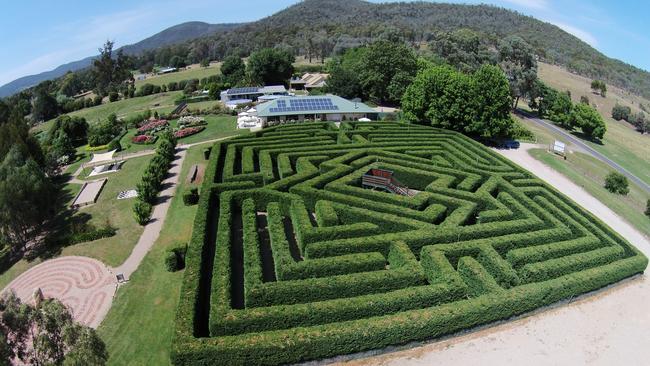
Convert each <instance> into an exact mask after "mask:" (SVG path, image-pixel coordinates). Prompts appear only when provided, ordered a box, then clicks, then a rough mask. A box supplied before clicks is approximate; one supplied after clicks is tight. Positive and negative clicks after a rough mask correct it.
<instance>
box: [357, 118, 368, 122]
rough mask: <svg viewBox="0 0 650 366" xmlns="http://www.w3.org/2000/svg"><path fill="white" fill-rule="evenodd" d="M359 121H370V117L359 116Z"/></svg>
mask: <svg viewBox="0 0 650 366" xmlns="http://www.w3.org/2000/svg"><path fill="white" fill-rule="evenodd" d="M358 121H359V122H370V118H366V117H363V118H359V119H358Z"/></svg>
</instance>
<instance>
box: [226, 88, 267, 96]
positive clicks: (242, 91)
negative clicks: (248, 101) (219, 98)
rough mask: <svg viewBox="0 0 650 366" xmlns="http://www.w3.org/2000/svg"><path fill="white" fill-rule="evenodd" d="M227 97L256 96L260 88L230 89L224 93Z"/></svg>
mask: <svg viewBox="0 0 650 366" xmlns="http://www.w3.org/2000/svg"><path fill="white" fill-rule="evenodd" d="M226 93H227V94H228V95H237V94H258V93H261V92H260V88H258V87H256V86H248V87H245V88H230V89H228V90H227V91H226Z"/></svg>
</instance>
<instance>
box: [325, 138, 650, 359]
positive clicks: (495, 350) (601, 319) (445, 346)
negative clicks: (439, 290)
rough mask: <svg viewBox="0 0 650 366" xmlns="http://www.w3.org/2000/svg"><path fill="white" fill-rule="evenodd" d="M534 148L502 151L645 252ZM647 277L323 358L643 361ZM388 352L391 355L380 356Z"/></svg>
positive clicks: (646, 249) (643, 242)
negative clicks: (492, 319)
mask: <svg viewBox="0 0 650 366" xmlns="http://www.w3.org/2000/svg"><path fill="white" fill-rule="evenodd" d="M537 147H538V146H537V145H532V144H522V146H521V148H520V149H518V150H501V151H498V152H499V153H500V154H502V155H504V156H506V157H508V158H509V159H511V160H512V161H514V162H515V163H517V164H519V165H520V166H522V167H524V168H525V169H527V170H529V171H531V172H534V174H535V175H537V176H538V177H539V178H541V179H543V180H544V181H546V182H547V183H549V184H550V185H552V186H553V187H555V188H556V189H558V190H559V191H561V192H563V193H564V194H566V195H567V196H569V197H571V198H572V199H573V200H574V201H576V202H577V203H579V204H580V205H581V206H583V207H584V208H586V209H587V210H589V211H591V212H592V213H593V214H594V215H596V216H598V217H599V218H600V219H602V220H603V221H604V222H606V223H607V224H608V225H609V226H611V227H612V228H613V229H614V230H616V231H617V232H618V233H620V234H621V235H622V236H623V237H625V238H626V239H627V240H628V241H630V242H631V243H633V244H634V245H635V246H636V247H637V248H639V250H641V251H642V252H643V253H645V254H646V255H650V242H649V241H648V239H647V238H646V237H644V236H643V235H642V234H641V233H640V232H638V231H637V230H636V229H634V228H633V227H632V226H630V225H629V224H628V223H627V222H625V221H623V220H622V219H621V218H620V217H618V216H617V215H616V214H615V213H614V212H612V211H611V210H610V209H609V208H607V207H606V206H605V205H603V204H602V203H600V201H598V200H597V199H595V198H594V197H592V196H591V195H589V194H588V193H587V192H586V191H585V190H584V189H582V188H581V187H579V186H577V185H576V184H574V183H573V182H571V181H570V180H569V179H567V178H565V177H564V176H563V175H561V174H560V173H558V172H556V171H555V170H553V169H551V168H550V167H548V166H546V165H544V164H543V163H541V162H539V161H537V160H535V159H534V158H532V157H531V156H530V155H529V154H528V150H529V149H531V148H537ZM648 304H650V280H648V277H647V276H645V275H643V276H637V277H634V278H632V279H629V280H627V281H624V282H623V283H621V284H617V285H615V286H611V287H609V288H607V289H604V290H601V291H598V292H596V293H594V294H590V295H585V296H582V297H580V298H579V299H578V300H577V301H576V300H575V299H574V301H573V302H571V303H568V304H567V303H564V304H559V305H556V306H554V307H550V308H546V309H542V310H540V311H538V312H536V313H533V314H531V315H528V316H526V317H522V318H519V319H516V320H511V321H508V322H503V323H500V324H498V325H496V326H492V327H484V328H480V329H478V330H475V331H472V332H468V333H465V334H464V335H461V336H456V337H452V338H449V339H444V340H441V341H437V342H431V343H427V344H424V345H423V344H417V345H410V346H407V347H405V348H408V349H404V350H398V349H397V348H396V349H393V350H392V351H391V350H384V351H381V352H384V353H382V354H379V355H377V354H376V353H375V354H374V355H373V353H372V352H370V353H363V354H357V355H354V356H352V358H354V359H353V360H351V361H345V359H348V360H349V359H350V358H351V357H346V358H339V359H335V360H328V361H326V362H327V363H329V362H339V363H341V364H345V365H400V366H402V365H406V366H415V365H418V366H419V365H422V366H424V365H445V366H449V365H452V366H453V365H462V366H466V365H474V366H479V365H481V366H482V365H504V366H508V365H513V366H515V365H517V366H518V365H526V366H533V365H544V366H546V365H617V364H618V365H647V364H648V358H650V311H648ZM385 352H390V353H385Z"/></svg>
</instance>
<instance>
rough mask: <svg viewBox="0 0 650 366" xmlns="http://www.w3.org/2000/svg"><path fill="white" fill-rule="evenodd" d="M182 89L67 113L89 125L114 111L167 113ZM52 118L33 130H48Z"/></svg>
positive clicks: (118, 115) (122, 112)
mask: <svg viewBox="0 0 650 366" xmlns="http://www.w3.org/2000/svg"><path fill="white" fill-rule="evenodd" d="M182 93H183V92H182V91H173V92H166V93H159V94H153V95H147V96H144V97H137V98H130V99H122V100H118V101H116V102H112V103H106V104H101V105H98V106H95V107H90V108H84V109H80V110H78V111H74V112H71V113H68V115H70V116H79V117H84V118H85V119H86V121H88V123H89V124H90V125H93V124H96V123H98V122H100V121H104V120H106V118H108V116H109V115H110V114H111V113H115V115H116V116H117V117H118V118H122V117H128V116H130V115H132V114H136V113H142V112H144V111H145V110H147V109H150V110H151V111H152V112H154V111H158V113H169V112H171V111H173V110H174V108H176V105H174V100H175V99H176V98H177V97H178V96H179V95H181V94H182ZM52 122H54V120H53V119H52V120H49V121H47V122H44V123H41V124H40V125H38V126H36V127H34V128H33V132H38V131H47V130H49V128H50V126H51V124H52Z"/></svg>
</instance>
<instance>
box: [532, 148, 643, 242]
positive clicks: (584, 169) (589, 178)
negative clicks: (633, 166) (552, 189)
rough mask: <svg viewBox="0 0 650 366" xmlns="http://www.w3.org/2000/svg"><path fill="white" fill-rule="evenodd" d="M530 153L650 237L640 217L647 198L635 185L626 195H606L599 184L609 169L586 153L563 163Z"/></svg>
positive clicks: (537, 151) (548, 155)
mask: <svg viewBox="0 0 650 366" xmlns="http://www.w3.org/2000/svg"><path fill="white" fill-rule="evenodd" d="M530 154H531V156H533V157H534V158H535V159H537V160H539V161H541V162H543V163H544V164H546V165H548V166H550V167H551V168H553V169H555V170H556V171H558V172H559V173H561V174H562V175H564V176H566V177H567V178H569V179H570V180H571V181H573V182H574V183H576V184H578V185H579V186H581V187H582V188H584V189H585V190H586V191H587V192H589V194H591V195H592V196H594V197H596V198H597V199H598V200H599V201H601V202H602V203H603V204H605V205H606V206H607V207H609V208H610V209H612V211H614V212H615V213H616V214H617V215H619V216H620V217H622V218H623V219H625V220H627V221H628V222H629V223H630V224H631V225H632V226H634V227H635V228H637V229H638V230H639V231H641V232H642V233H643V234H645V235H647V236H648V237H650V219H649V218H648V217H647V216H645V215H644V214H643V211H644V210H645V205H646V201H647V200H648V199H650V195H648V194H647V193H645V191H643V190H642V189H641V188H639V186H637V185H635V184H633V183H630V193H628V194H627V195H626V196H621V195H618V194H614V193H610V192H609V191H607V190H606V189H605V188H604V187H603V184H604V182H605V176H606V175H607V174H608V173H610V172H611V171H612V169H611V168H610V167H609V166H608V165H607V164H605V163H603V162H601V161H600V160H597V159H595V158H593V157H591V156H590V155H587V154H583V153H578V152H576V153H573V154H569V156H568V157H567V160H563V159H562V158H560V157H559V156H557V155H554V154H551V153H548V152H547V151H546V150H544V149H533V150H531V151H530Z"/></svg>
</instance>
